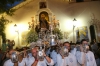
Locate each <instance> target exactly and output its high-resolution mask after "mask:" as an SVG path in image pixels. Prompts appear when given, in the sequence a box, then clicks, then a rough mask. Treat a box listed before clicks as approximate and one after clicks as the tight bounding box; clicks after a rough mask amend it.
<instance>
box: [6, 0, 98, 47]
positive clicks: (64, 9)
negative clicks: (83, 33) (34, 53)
mask: <svg viewBox="0 0 100 66" xmlns="http://www.w3.org/2000/svg"><path fill="white" fill-rule="evenodd" d="M47 3H48V8H49V9H50V10H51V12H52V13H53V15H55V16H56V19H57V20H59V21H60V29H61V31H63V32H69V35H68V37H69V38H68V39H66V40H68V41H73V19H74V18H76V20H77V21H76V22H75V30H76V28H77V27H81V26H87V27H88V28H89V26H90V24H89V21H91V17H92V13H93V14H94V15H95V17H96V18H97V19H99V18H100V16H99V15H100V13H99V12H100V9H99V6H98V5H99V4H100V1H91V2H81V3H70V4H68V2H63V1H59V2H58V0H48V1H47ZM38 4H39V1H38V0H35V1H32V2H31V3H29V4H27V5H25V6H23V7H22V8H19V9H18V10H17V11H16V12H15V15H14V16H12V17H9V16H7V18H8V19H9V20H12V21H13V22H12V23H10V24H8V25H7V28H6V35H7V39H11V40H13V39H14V40H15V42H16V46H18V34H17V33H16V32H15V30H14V24H17V25H18V28H19V37H20V45H21V46H23V45H26V44H22V43H21V40H22V39H23V38H22V36H21V34H22V33H23V32H27V31H28V22H31V17H33V16H35V15H36V14H37V11H38V10H39V5H38ZM74 33H75V32H74ZM88 34H89V38H90V33H89V29H88ZM74 35H76V34H74Z"/></svg>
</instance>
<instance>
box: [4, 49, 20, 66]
mask: <svg viewBox="0 0 100 66" xmlns="http://www.w3.org/2000/svg"><path fill="white" fill-rule="evenodd" d="M13 52H15V50H13V49H12V50H10V51H9V57H10V59H9V60H7V61H5V63H4V65H3V66H18V62H15V63H13V62H12V61H11V55H12V53H13Z"/></svg>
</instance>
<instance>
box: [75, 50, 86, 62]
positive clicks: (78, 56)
mask: <svg viewBox="0 0 100 66" xmlns="http://www.w3.org/2000/svg"><path fill="white" fill-rule="evenodd" d="M76 59H77V61H78V63H79V64H84V63H85V53H84V52H80V51H77V52H76Z"/></svg>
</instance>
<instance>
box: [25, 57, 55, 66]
mask: <svg viewBox="0 0 100 66" xmlns="http://www.w3.org/2000/svg"><path fill="white" fill-rule="evenodd" d="M25 61H26V66H31V65H32V64H33V63H34V61H35V59H34V57H28V58H26V59H25ZM47 65H54V62H53V60H52V59H51V63H48V62H47V60H46V59H44V60H43V61H38V63H37V66H47Z"/></svg>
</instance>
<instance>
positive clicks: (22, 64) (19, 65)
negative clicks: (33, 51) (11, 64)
mask: <svg viewBox="0 0 100 66" xmlns="http://www.w3.org/2000/svg"><path fill="white" fill-rule="evenodd" d="M25 64H26V62H25V58H23V60H22V61H21V62H18V66H25Z"/></svg>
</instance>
